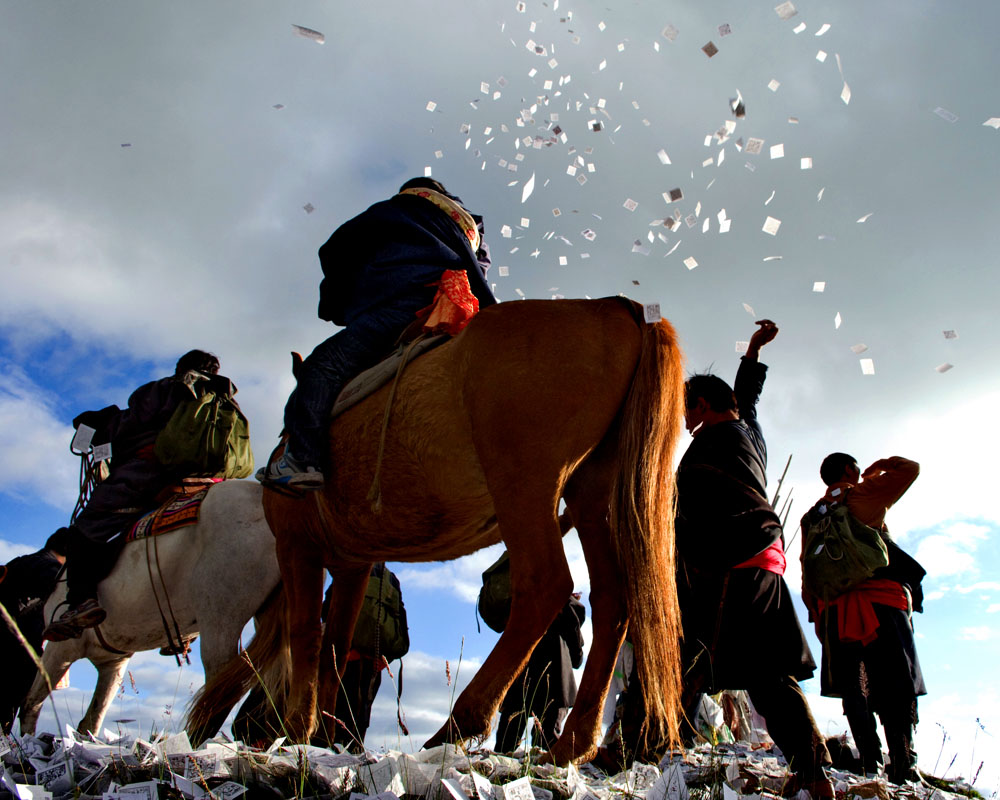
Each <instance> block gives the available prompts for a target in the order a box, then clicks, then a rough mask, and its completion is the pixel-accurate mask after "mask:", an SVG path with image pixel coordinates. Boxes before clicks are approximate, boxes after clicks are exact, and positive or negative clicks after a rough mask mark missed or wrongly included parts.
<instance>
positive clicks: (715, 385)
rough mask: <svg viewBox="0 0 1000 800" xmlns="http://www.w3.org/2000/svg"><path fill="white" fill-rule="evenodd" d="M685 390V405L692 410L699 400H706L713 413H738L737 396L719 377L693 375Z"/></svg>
mask: <svg viewBox="0 0 1000 800" xmlns="http://www.w3.org/2000/svg"><path fill="white" fill-rule="evenodd" d="M684 388H685V390H686V391H685V403H686V405H687V407H688V408H692V407H693V406H695V405H696V404H697V403H698V398H704V399H705V402H706V403H708V407H709V408H711V409H712V411H736V410H738V407H737V405H736V395H735V394H734V393H733V389H732V387H731V386H730V385H729V384H728V383H726V382H725V381H724V380H722V378H720V377H719V376H718V375H692V376H691V377H690V378H688V380H687V383H686V384H685V385H684Z"/></svg>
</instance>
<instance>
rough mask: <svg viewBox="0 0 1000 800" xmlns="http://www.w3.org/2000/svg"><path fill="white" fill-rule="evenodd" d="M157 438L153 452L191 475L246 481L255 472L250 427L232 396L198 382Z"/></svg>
mask: <svg viewBox="0 0 1000 800" xmlns="http://www.w3.org/2000/svg"><path fill="white" fill-rule="evenodd" d="M191 389H192V392H193V393H194V394H193V396H192V397H191V398H190V399H185V400H184V401H183V402H182V403H181V404H180V405H179V406H177V408H176V409H175V410H174V413H173V415H172V416H171V417H170V420H169V421H168V422H167V424H166V427H164V429H163V430H162V431H160V433H159V435H158V436H157V437H156V444H155V445H154V446H153V453H154V454H155V455H156V458H157V460H159V462H160V463H161V464H163V465H164V466H167V467H176V468H177V469H178V470H179V471H182V472H186V473H187V474H188V475H192V476H194V475H198V476H205V477H213V478H246V477H247V476H248V475H250V474H251V473H252V472H253V451H252V450H251V449H250V428H249V425H248V424H247V418H246V417H245V416H243V412H242V411H240V409H239V407H238V406H237V405H236V403H235V402H234V401H233V398H232V396H231V395H227V394H223V393H221V392H216V391H214V390H212V389H209V388H206V387H203V386H201V385H200V383H196V384H195V385H194V386H193V387H191Z"/></svg>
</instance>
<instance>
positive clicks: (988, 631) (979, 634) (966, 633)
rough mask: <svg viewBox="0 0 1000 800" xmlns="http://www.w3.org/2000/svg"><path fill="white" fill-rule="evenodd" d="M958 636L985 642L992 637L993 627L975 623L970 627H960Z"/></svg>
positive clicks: (967, 639)
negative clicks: (975, 624) (974, 625)
mask: <svg viewBox="0 0 1000 800" xmlns="http://www.w3.org/2000/svg"><path fill="white" fill-rule="evenodd" d="M959 638H960V639H964V640H966V641H968V642H985V641H988V640H989V639H992V638H993V629H992V628H990V627H989V626H987V625H977V626H976V627H972V628H962V630H961V631H960V632H959Z"/></svg>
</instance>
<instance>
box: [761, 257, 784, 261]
mask: <svg viewBox="0 0 1000 800" xmlns="http://www.w3.org/2000/svg"><path fill="white" fill-rule="evenodd" d="M783 258H784V256H764V260H765V261H781V259H783Z"/></svg>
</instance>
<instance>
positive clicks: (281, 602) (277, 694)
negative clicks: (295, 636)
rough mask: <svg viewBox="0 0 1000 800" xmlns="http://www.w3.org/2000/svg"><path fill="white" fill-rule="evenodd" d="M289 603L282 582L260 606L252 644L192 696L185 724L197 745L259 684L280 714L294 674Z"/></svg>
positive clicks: (192, 740)
mask: <svg viewBox="0 0 1000 800" xmlns="http://www.w3.org/2000/svg"><path fill="white" fill-rule="evenodd" d="M287 606H288V599H287V595H286V594H285V590H284V587H283V586H282V584H280V583H279V584H278V585H277V586H276V587H275V588H274V590H273V591H272V592H271V594H270V595H268V597H267V599H266V600H265V601H264V603H263V605H262V606H261V607H260V608H259V609H258V610H257V613H256V615H255V617H256V625H257V630H256V632H255V633H254V637H253V639H252V640H251V641H250V645H249V646H248V647H247V648H246V649H245V650H243V651H242V652H240V654H239V655H237V656H236V657H234V658H232V659H230V661H229V663H227V664H226V665H225V666H224V667H223V668H222V669H221V670H220V671H219V672H218V673H217V674H215V675H213V676H212V677H211V678H210V679H208V680H206V681H205V685H204V686H202V687H201V689H199V690H198V691H197V693H196V694H195V696H194V697H193V698H192V700H191V706H190V710H189V711H188V717H187V725H186V726H185V727H186V730H187V733H188V738H189V739H190V740H191V743H192V744H194V745H195V746H196V747H197V746H198V745H199V744H200V743H201V742H203V741H204V740H205V739H207V738H209V737H210V736H212V735H214V734H215V733H216V732H217V731H218V730H219V728H220V727H222V723H223V722H224V721H225V719H226V717H227V716H229V712H230V711H231V710H232V709H233V706H235V705H236V703H237V702H238V701H239V699H240V698H241V697H243V695H245V694H246V693H247V692H248V691H250V690H252V689H254V688H256V687H257V686H263V688H264V691H265V692H266V693H267V696H268V698H269V699H270V701H271V702H272V703H273V704H275V706H276V708H277V709H279V714H280V710H283V709H284V707H285V700H286V699H287V696H288V685H289V679H290V676H291V660H290V654H289V645H288V637H287V628H288V626H287V624H286V622H285V620H286V616H287Z"/></svg>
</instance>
